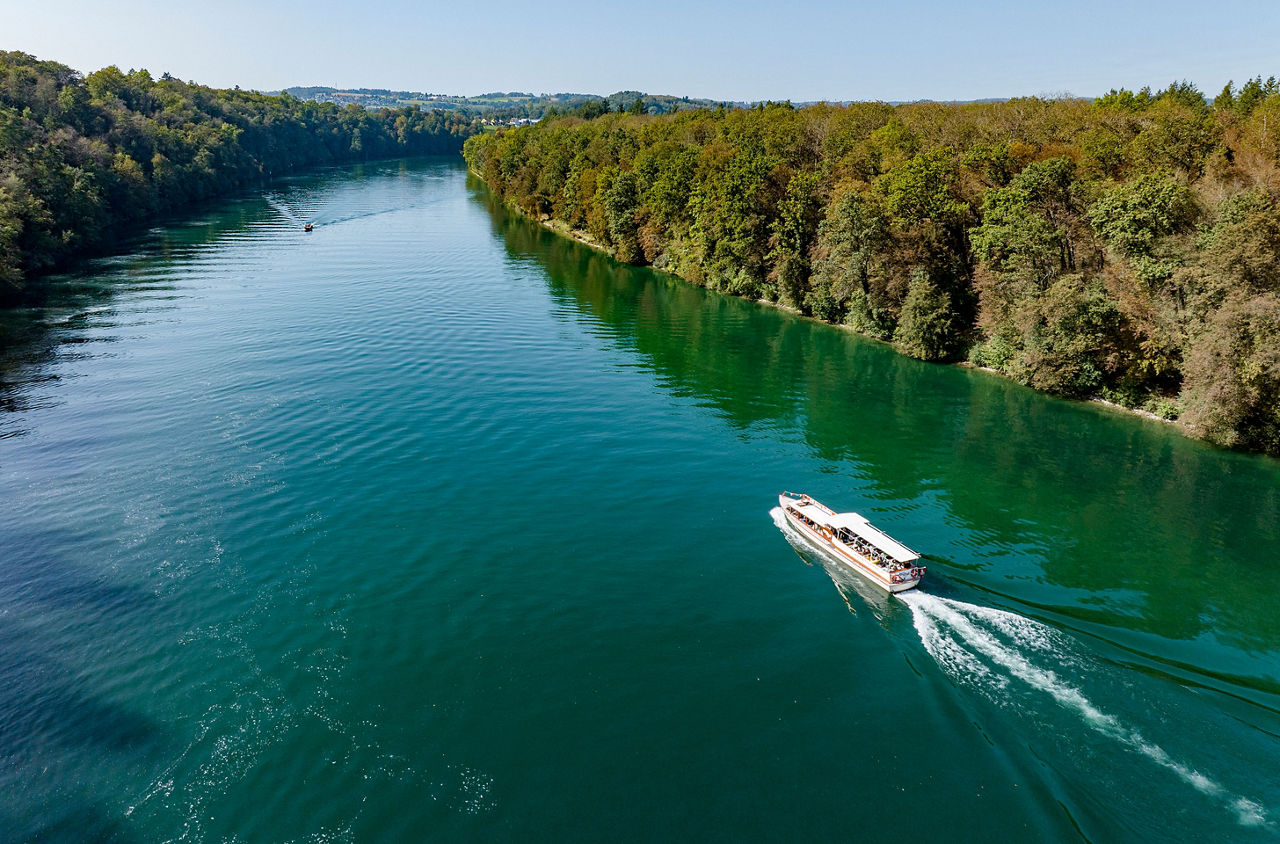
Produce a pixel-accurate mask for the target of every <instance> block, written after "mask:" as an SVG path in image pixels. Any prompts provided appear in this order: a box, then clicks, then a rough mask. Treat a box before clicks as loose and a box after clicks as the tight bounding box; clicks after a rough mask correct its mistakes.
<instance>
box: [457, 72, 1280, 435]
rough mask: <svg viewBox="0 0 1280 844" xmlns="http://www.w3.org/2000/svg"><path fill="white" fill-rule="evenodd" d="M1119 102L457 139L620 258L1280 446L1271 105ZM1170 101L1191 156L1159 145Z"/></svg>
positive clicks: (598, 126)
mask: <svg viewBox="0 0 1280 844" xmlns="http://www.w3.org/2000/svg"><path fill="white" fill-rule="evenodd" d="M1126 103H1129V101H1128V100H1123V99H1117V98H1116V97H1103V98H1100V99H1099V100H1097V101H1093V102H1090V101H1087V100H1052V101H1048V100H1036V99H1031V100H1026V101H1018V102H1016V103H1015V102H1011V103H996V104H984V105H981V106H976V105H975V106H962V105H955V106H944V105H939V104H916V105H904V106H896V107H895V106H888V105H885V104H882V103H855V104H851V105H847V106H829V105H817V106H806V107H803V108H793V107H791V106H789V105H787V104H766V105H764V106H761V107H760V108H756V109H736V110H735V109H730V110H716V111H694V112H687V113H686V112H682V113H681V114H679V115H672V116H661V117H645V116H628V115H619V114H611V115H606V116H599V117H595V118H593V119H585V118H586V117H587V115H578V116H569V117H563V118H556V119H549V120H544V121H542V122H540V123H538V124H536V125H533V126H525V127H520V128H517V129H509V130H504V131H501V132H498V133H494V134H491V135H484V136H478V137H476V138H473V139H470V140H469V141H468V142H467V144H466V145H465V147H464V150H463V155H464V157H466V159H467V161H468V164H469V165H470V167H471V168H472V169H473V170H474V171H475V172H476V173H478V174H480V175H481V177H482V178H483V179H484V181H485V182H486V183H487V184H488V185H489V187H490V189H491V190H493V191H494V193H496V194H497V195H499V196H502V197H503V198H504V199H506V200H509V201H510V202H511V203H512V204H513V206H514V207H517V208H519V209H520V210H521V211H522V212H523V213H525V214H528V215H530V216H533V217H535V218H546V219H551V220H556V221H560V222H562V223H564V224H565V226H566V227H567V229H568V230H569V231H570V232H578V233H579V234H576V235H574V236H575V237H577V238H578V239H587V238H585V237H584V236H583V234H581V233H585V234H586V235H589V239H590V240H592V241H594V242H595V243H596V244H599V245H603V246H606V247H608V248H609V249H611V251H612V253H613V254H614V255H615V257H617V258H618V259H619V260H621V261H623V262H625V263H629V264H635V265H640V266H653V267H655V268H657V269H663V270H666V271H668V272H673V273H675V274H676V275H679V276H681V277H683V278H684V279H686V280H687V281H691V282H693V283H695V284H700V285H702V286H705V287H707V288H709V289H712V290H717V291H721V292H725V293H731V294H734V295H738V296H742V297H744V298H748V299H755V300H761V299H762V300H766V301H769V302H775V303H782V304H784V305H788V306H790V307H793V308H795V309H797V310H798V311H800V312H802V313H804V314H806V315H810V316H813V317H816V318H818V319H820V320H822V321H824V322H829V323H832V324H843V325H848V326H850V327H852V328H853V329H854V330H856V331H858V332H859V333H861V334H864V335H867V336H872V337H876V338H878V339H882V340H889V341H891V342H892V343H893V345H894V347H895V348H896V349H897V350H898V351H899V352H901V353H903V354H905V355H908V356H910V357H914V358H918V359H921V360H928V361H955V360H957V359H962V358H963V359H967V360H970V361H971V362H973V363H975V364H978V365H980V366H985V367H988V368H991V369H994V370H997V371H999V372H1001V373H1003V374H1004V375H1006V376H1008V377H1010V378H1011V379H1013V380H1014V381H1017V382H1019V383H1022V384H1026V385H1027V386H1030V387H1032V388H1033V389H1036V390H1039V391H1042V392H1045V393H1049V394H1052V395H1057V396H1062V397H1065V398H1072V399H1088V398H1090V397H1095V396H1096V397H1101V398H1102V399H1105V400H1106V401H1109V402H1112V403H1115V404H1121V405H1124V406H1126V407H1130V408H1138V409H1141V410H1145V411H1148V412H1150V413H1153V414H1155V415H1159V416H1162V417H1165V418H1174V417H1176V418H1177V420H1178V423H1179V425H1180V426H1181V427H1183V428H1184V430H1186V432H1187V433H1188V434H1190V435H1191V436H1194V437H1196V438H1200V439H1204V440H1206V441H1208V442H1211V443H1214V444H1215V445H1220V446H1225V447H1229V448H1235V449H1240V450H1243V451H1263V452H1269V453H1272V454H1276V455H1280V360H1277V358H1276V356H1275V354H1274V349H1276V348H1280V289H1278V288H1277V287H1276V283H1275V279H1276V278H1280V248H1278V246H1280V236H1277V235H1276V232H1280V197H1278V196H1277V195H1276V194H1274V193H1273V192H1272V191H1271V189H1270V188H1269V187H1268V186H1269V185H1272V184H1274V183H1275V178H1274V176H1275V172H1274V169H1275V168H1274V167H1272V166H1271V165H1269V164H1267V165H1264V163H1263V160H1264V158H1266V156H1267V155H1269V153H1265V149H1264V138H1263V134H1264V133H1265V132H1266V130H1267V128H1266V126H1265V115H1262V114H1260V113H1255V112H1254V110H1253V109H1252V107H1251V106H1248V104H1246V105H1244V106H1240V107H1237V105H1233V104H1232V103H1231V102H1230V99H1229V98H1226V97H1220V98H1219V99H1218V100H1216V101H1215V103H1214V105H1213V106H1212V107H1210V106H1209V105H1208V104H1207V103H1206V102H1205V101H1204V99H1203V98H1202V97H1200V98H1198V99H1197V95H1196V92H1194V91H1188V90H1183V89H1180V88H1178V87H1176V86H1175V87H1174V88H1171V89H1170V90H1168V91H1164V92H1162V93H1161V94H1160V95H1159V96H1158V97H1154V98H1150V99H1147V100H1141V101H1135V102H1134V103H1130V105H1132V106H1133V108H1129V106H1128V105H1125V104H1126ZM1032 112H1033V113H1035V114H1037V115H1039V118H1038V120H1037V122H1036V124H1035V126H1034V127H1029V126H1027V125H1026V124H1025V119H1026V117H1027V114H1028V113H1032ZM1121 113H1123V114H1127V115H1128V116H1127V117H1125V119H1124V121H1122V122H1121V123H1117V122H1116V121H1117V116H1118V115H1119V114H1121ZM1175 118H1176V120H1175ZM1169 120H1175V122H1176V123H1177V125H1179V126H1181V127H1183V128H1182V129H1180V130H1179V131H1182V130H1183V129H1185V130H1186V131H1187V132H1191V133H1193V134H1194V135H1195V136H1196V137H1198V138H1200V139H1201V140H1202V141H1203V146H1200V147H1197V148H1196V152H1195V154H1194V155H1190V156H1189V157H1186V158H1180V159H1177V160H1176V161H1172V160H1170V159H1169V158H1168V157H1167V156H1165V157H1162V156H1163V154H1162V153H1161V152H1160V150H1163V149H1166V148H1167V144H1165V141H1167V138H1166V137H1165V136H1166V135H1167V133H1168V131H1169V125H1170V124H1169V122H1168V121H1169ZM1011 126H1022V127H1023V128H1022V129H1021V130H1018V131H1014V130H1012V129H1011V128H1010V127H1011ZM1104 136H1105V137H1106V138H1108V139H1110V138H1113V137H1114V138H1115V141H1114V145H1110V144H1112V141H1110V140H1108V141H1107V143H1106V144H1103V145H1101V146H1100V145H1099V143H1096V142H1095V141H1096V139H1098V138H1101V137H1104ZM1091 139H1093V140H1091ZM1162 145H1163V146H1162ZM1104 147H1105V148H1104ZM1266 149H1269V148H1266ZM1214 150H1223V152H1222V153H1221V155H1220V156H1218V157H1215V153H1214ZM1264 153H1265V154H1264ZM1267 160H1270V159H1267Z"/></svg>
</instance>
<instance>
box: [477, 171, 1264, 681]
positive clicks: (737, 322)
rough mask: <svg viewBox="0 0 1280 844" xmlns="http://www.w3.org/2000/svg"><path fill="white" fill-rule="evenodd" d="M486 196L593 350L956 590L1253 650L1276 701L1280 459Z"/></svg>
mask: <svg viewBox="0 0 1280 844" xmlns="http://www.w3.org/2000/svg"><path fill="white" fill-rule="evenodd" d="M471 184H472V187H473V191H474V196H475V198H476V201H477V202H481V203H484V204H486V206H487V207H488V209H489V211H490V215H491V218H492V223H493V226H494V228H495V230H496V231H497V232H498V233H499V234H500V235H501V238H502V242H503V243H504V245H505V248H506V249H507V250H508V253H509V254H510V255H511V256H512V257H513V259H514V260H518V261H522V262H531V263H532V264H534V265H536V266H537V267H539V268H540V269H541V271H542V272H543V273H544V274H545V277H546V279H547V285H548V288H549V290H550V292H551V294H552V295H553V297H555V299H556V300H557V301H559V302H560V303H562V304H563V305H564V306H566V307H568V308H570V309H572V310H573V311H576V312H577V313H580V314H582V315H583V316H585V317H587V318H589V321H590V323H591V325H592V328H591V330H595V331H597V332H600V333H603V334H604V335H606V336H608V337H609V338H610V339H611V341H612V342H614V343H616V344H617V345H618V346H620V347H622V348H626V349H629V350H631V351H633V352H634V353H635V355H636V358H637V359H638V360H640V361H642V362H643V363H644V365H645V367H646V368H648V369H650V370H652V371H653V372H654V373H655V374H656V375H657V376H658V378H659V383H660V384H661V385H662V386H663V387H664V388H665V389H667V390H669V391H671V392H672V393H673V394H675V395H679V396H688V397H691V398H693V399H694V400H695V401H696V402H698V403H700V404H702V405H704V406H707V407H709V408H711V409H713V410H714V412H715V413H717V414H718V415H719V416H720V417H721V418H722V419H723V420H724V421H725V422H726V423H727V424H729V425H731V426H734V427H736V428H741V429H744V430H749V429H754V428H757V427H760V428H767V429H774V430H778V431H780V432H783V433H785V434H787V435H788V436H795V435H797V434H798V435H799V437H800V438H801V439H802V441H803V443H804V445H805V446H806V448H807V450H808V451H809V453H810V454H811V456H812V457H813V458H814V459H815V460H816V461H818V462H819V464H820V465H825V466H832V467H834V468H832V469H830V471H835V472H837V473H838V474H840V475H842V476H843V477H845V478H849V477H852V478H853V479H855V480H856V482H857V484H858V485H859V493H860V495H862V496H863V497H865V498H869V499H872V501H873V502H875V503H874V504H872V505H871V506H872V507H873V508H876V507H878V508H879V510H880V511H881V512H884V511H886V510H889V511H892V510H894V509H904V508H905V509H909V510H910V511H911V513H912V520H911V521H912V524H913V526H914V528H915V531H914V534H913V536H912V540H913V544H915V545H917V546H918V547H924V548H928V549H931V550H934V551H936V552H937V553H938V554H939V555H940V558H939V559H945V560H946V561H947V562H946V563H945V564H942V565H941V567H940V568H939V570H940V571H950V570H954V573H955V574H956V575H957V576H959V577H960V578H962V579H963V580H965V581H966V582H971V583H972V584H973V585H974V586H975V587H976V588H979V589H982V590H985V591H987V592H988V593H991V594H996V595H1000V596H1003V598H1004V599H1005V600H1006V601H1009V600H1012V601H1016V602H1017V603H1018V604H1019V605H1022V606H1024V607H1036V608H1038V610H1039V611H1040V613H1041V614H1047V615H1052V616H1054V617H1056V618H1057V620H1058V621H1059V622H1060V623H1063V624H1066V625H1068V626H1076V627H1079V628H1081V629H1082V630H1085V631H1087V632H1089V633H1091V634H1094V635H1099V636H1101V637H1103V638H1107V639H1111V640H1119V641H1122V642H1125V643H1126V644H1127V645H1128V646H1130V647H1138V648H1140V649H1142V650H1143V651H1144V652H1149V650H1150V647H1153V645H1152V643H1151V642H1150V641H1149V639H1150V637H1151V636H1156V637H1161V638H1163V639H1164V640H1172V641H1180V642H1183V643H1188V645H1187V646H1188V647H1189V648H1191V650H1192V651H1196V648H1197V647H1198V644H1197V642H1198V640H1203V639H1204V638H1205V637H1210V638H1216V639H1217V640H1219V641H1221V642H1223V643H1226V644H1228V645H1230V646H1232V647H1233V648H1235V649H1238V651H1237V655H1238V656H1239V657H1240V662H1241V664H1240V665H1238V666H1236V668H1239V669H1240V670H1234V671H1230V672H1228V673H1230V674H1232V675H1233V676H1235V677H1238V678H1241V679H1242V680H1243V681H1244V682H1246V683H1248V682H1250V680H1249V679H1248V678H1249V677H1253V678H1254V680H1256V682H1257V687H1258V688H1259V690H1262V691H1266V692H1272V691H1273V690H1274V688H1275V681H1276V680H1277V679H1280V678H1277V677H1275V676H1271V675H1272V674H1273V673H1274V672H1275V661H1274V659H1272V658H1271V657H1272V656H1273V655H1274V654H1275V653H1276V652H1277V650H1278V649H1280V614H1277V613H1275V612H1274V611H1273V608H1274V606H1275V605H1276V603H1277V601H1278V600H1280V464H1278V463H1277V462H1276V461H1274V460H1270V459H1267V458H1260V457H1254V456H1249V455H1239V454H1233V453H1228V452H1222V451H1217V450H1214V449H1211V448H1208V447H1206V446H1204V445H1202V444H1199V443H1196V442H1194V441H1191V440H1188V439H1186V438H1185V437H1183V436H1182V435H1180V434H1179V433H1178V432H1177V431H1176V430H1174V429H1172V428H1171V427H1170V426H1167V425H1163V424H1160V423H1155V422H1151V421H1148V420H1143V419H1139V418H1137V417H1133V416H1132V415H1130V414H1123V413H1117V412H1115V411H1112V410H1109V409H1106V408H1100V407H1097V406H1093V405H1088V404H1082V403H1078V402H1068V401H1063V400H1058V399H1054V398H1051V397H1047V396H1044V395H1040V394H1037V393H1035V392H1033V391H1031V390H1029V389H1026V388H1024V387H1021V386H1019V385H1017V384H1013V383H1011V382H1009V381H1006V380H1004V379H1001V378H998V377H994V376H991V375H989V374H987V373H982V372H977V371H973V370H966V369H963V368H959V367H947V366H938V365H932V364H926V363H922V362H919V361H915V360H911V359H908V358H904V357H901V356H899V355H897V354H896V353H894V352H893V350H892V349H890V348H889V347H887V346H885V345H884V344H880V343H876V342H873V341H869V340H866V339H864V338H861V337H858V336H856V335H853V334H852V333H850V332H846V331H842V330H839V329H836V328H833V327H831V326H827V325H823V324H820V323H817V322H814V321H812V320H807V319H804V318H801V317H798V316H795V315H793V314H789V313H786V312H783V311H780V310H777V309H773V308H768V307H763V306H760V305H758V304H755V303H751V302H747V301H743V300H740V299H736V298H732V297H728V296H722V295H719V294H715V293H711V292H709V291H706V290H703V289H701V288H698V287H695V286H693V285H690V284H686V283H684V282H681V281H679V280H677V279H673V278H671V277H668V276H665V275H663V274H661V273H657V272H654V271H651V270H648V269H642V268H634V267H628V266H624V265H620V264H618V263H617V262H615V261H613V260H612V259H610V258H608V257H607V256H605V255H603V254H601V253H599V252H597V251H594V250H592V249H589V248H587V247H584V246H582V245H580V244H577V243H574V242H572V241H569V240H567V239H565V238H563V237H560V236H558V235H555V234H553V233H551V232H548V231H547V230H545V229H543V228H542V227H540V226H537V225H535V224H533V223H531V222H529V221H528V220H525V219H523V218H521V217H519V216H517V215H514V214H511V213H508V212H507V211H505V210H504V209H503V208H502V207H501V206H500V204H498V203H496V202H495V201H494V199H493V198H492V196H491V195H490V194H489V193H488V192H487V191H486V190H485V189H484V188H483V186H482V185H481V184H480V183H479V182H478V180H475V179H474V177H472V183H471ZM775 492H776V490H764V491H763V493H762V494H764V495H772V494H773V493H775ZM939 505H940V506H939ZM861 506H862V505H859V507H860V508H861ZM1135 637H1136V638H1135ZM1214 658H1216V654H1215V655H1202V654H1198V652H1197V653H1193V654H1192V656H1191V657H1190V658H1186V659H1184V662H1186V663H1192V664H1197V665H1202V666H1205V667H1208V666H1209V664H1210V663H1211V662H1212V660H1213V659H1214Z"/></svg>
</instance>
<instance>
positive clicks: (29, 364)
mask: <svg viewBox="0 0 1280 844" xmlns="http://www.w3.org/2000/svg"><path fill="white" fill-rule="evenodd" d="M304 220H314V221H316V223H317V225H316V229H315V231H314V232H312V233H310V234H305V233H303V231H302V229H301V223H302V221H304ZM0 344H2V345H0V839H4V840H28V839H33V840H50V841H61V840H68V841H84V840H116V841H126V842H131V841H161V840H186V841H225V840H239V841H346V840H350V841H387V840H407V841H416V840H475V841H488V840H521V841H526V840H546V841H566V840H582V841H632V840H634V841H655V840H659V841H670V840H714V841H756V840H763V841H767V840H893V841H902V840H946V841H990V840H1010V839H1012V840H1053V841H1058V840H1078V839H1081V838H1084V839H1090V840H1096V841H1132V840H1153V839H1169V838H1173V839H1179V840H1194V841H1222V840H1241V841H1252V840H1257V841H1274V840H1276V839H1277V838H1280V834H1278V833H1280V496H1278V494H1277V492H1278V490H1280V463H1278V462H1277V461H1274V460H1270V459H1266V458H1259V457H1254V456H1245V455H1237V454H1231V453H1225V452H1221V451H1215V450H1213V449H1210V448H1207V447H1205V446H1203V445H1200V444H1198V443H1195V442H1192V441H1189V440H1187V439H1185V438H1183V437H1181V436H1180V435H1178V434H1177V433H1176V432H1175V431H1174V430H1172V429H1170V428H1169V427H1167V426H1164V425H1161V424H1159V423H1154V422H1149V421H1146V420H1142V419H1138V418H1135V417H1132V416H1130V415H1128V414H1123V413H1119V412H1115V411H1111V410H1109V409H1106V408H1102V407H1097V406H1091V405H1084V404H1078V403H1068V402H1063V401H1058V400H1055V399H1051V398H1047V397H1044V396H1041V395H1037V394H1034V393H1032V392H1030V391H1029V390H1026V389H1024V388H1021V387H1019V386H1017V385H1014V384H1011V383H1009V382H1006V381H1003V380H1001V379H998V378H996V377H993V376H990V375H987V374H985V373H981V372H975V371H967V370H964V369H959V368H954V367H942V366H935V365H929V364H924V363H920V362H917V361H913V360H909V359H905V358H902V357H899V356H897V355H895V354H894V353H893V352H892V351H891V350H889V349H888V348H886V347H885V346H882V345H880V344H876V343H873V342H870V341H867V340H864V339H861V338H859V337H857V336H854V335H852V334H850V333H848V332H845V331H842V330H840V329H837V328H833V327H831V326H827V325H822V324H818V323H815V322H812V321H808V320H805V319H802V318H800V317H797V316H794V315H791V314H788V313H784V312H781V311H778V310H776V309H772V308H768V307H764V306H761V305H758V304H754V303H750V302H746V301H742V300H737V299H733V298H728V297H724V296H720V295H717V294H713V293H709V292H707V291H704V290H701V289H698V288H695V287H692V286H690V285H687V284H685V283H683V282H680V281H677V280H673V279H670V278H667V277H665V276H662V275H660V274H657V273H654V272H651V271H648V270H643V269H636V268H631V267H626V266H621V265H618V264H616V263H614V262H612V261H611V260H609V259H608V258H606V257H604V256H603V255H600V254H598V253H595V252H593V251H591V250H589V249H587V248H585V247H582V246H580V245H578V244H575V243H572V242H570V241H567V240H564V239H561V238H558V237H556V236H554V235H552V234H550V233H548V232H546V231H544V230H542V229H540V228H538V227H537V226H535V225H533V224H532V223H530V222H528V221H526V220H523V219H520V218H518V217H515V216H512V215H510V214H508V213H506V212H504V211H502V210H501V209H500V208H499V207H498V206H497V205H496V204H495V203H494V201H493V200H492V198H491V197H490V196H489V195H488V194H487V193H486V191H485V190H484V188H483V187H482V186H481V185H480V184H479V183H477V182H476V181H475V180H474V179H472V178H469V177H468V174H467V173H466V171H465V169H464V168H463V167H462V165H461V163H460V162H454V161H414V162H388V163H379V164H370V165H364V166H360V167H353V168H343V169H337V170H330V171H325V172H322V173H318V174H312V175H309V176H306V177H299V178H296V179H292V180H289V181H285V182H280V183H277V184H275V185H274V186H273V187H272V188H271V189H269V190H267V191H265V192H262V193H259V194H254V195H248V196H244V197H241V198H238V199H235V200H231V201H227V202H223V203H221V204H218V205H215V206H211V207H209V208H208V209H206V210H204V211H203V212H200V213H198V214H197V215H196V216H195V217H193V218H188V219H184V220H181V221H176V222H173V223H167V224H165V225H161V226H158V227H157V228H155V229H153V230H151V231H149V232H146V233H145V234H143V235H141V236H139V237H138V238H137V239H136V241H135V242H133V243H131V244H130V245H129V247H128V248H127V249H125V250H123V251H121V252H120V253H119V254H118V255H116V256H114V257H111V258H105V259H100V260H96V261H94V262H93V263H92V264H90V265H89V266H87V267H86V268H84V269H83V270H80V271H77V272H75V273H73V274H69V275H66V276H62V277H59V278H56V279H53V280H52V281H51V282H50V292H49V295H48V299H47V301H46V302H45V303H43V304H42V305H41V306H40V307H32V308H27V309H23V310H19V311H14V312H9V313H4V314H0ZM783 489H791V490H797V491H802V492H807V493H809V494H811V495H813V496H815V497H816V498H818V499H820V500H822V501H823V502H825V503H826V504H828V505H830V506H832V507H834V508H835V509H837V510H857V511H859V512H861V513H862V514H863V515H865V516H867V517H868V518H870V519H871V520H872V521H873V523H875V524H876V525H877V526H878V527H880V528H882V529H884V530H886V531H887V532H888V533H890V534H891V535H893V536H894V537H896V538H898V539H899V540H901V541H902V542H904V543H906V544H908V545H910V546H912V547H914V548H916V549H918V550H920V551H921V552H922V553H924V554H925V555H926V557H927V559H926V561H925V562H926V563H927V565H928V575H927V577H926V581H925V585H924V587H923V588H922V589H921V590H918V591H916V592H913V593H909V594H907V595H904V596H901V597H894V598H890V597H889V596H887V595H885V594H884V593H882V592H879V591H878V590H877V589H875V588H874V587H872V586H870V585H868V584H866V583H864V582H863V581H862V580H860V579H859V577H858V576H857V575H856V574H853V573H850V572H846V571H843V570H841V569H839V567H838V566H837V565H836V564H834V563H830V562H827V561H825V560H824V559H823V558H822V557H821V556H820V555H819V554H817V553H816V552H814V551H813V550H812V549H808V548H806V547H805V546H804V544H803V542H802V541H801V540H799V539H797V538H796V537H793V536H790V535H789V534H788V532H787V531H786V530H784V529H783V528H781V527H780V524H779V522H778V518H777V513H776V511H775V508H776V507H777V495H778V493H779V492H780V491H782V490H783Z"/></svg>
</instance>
